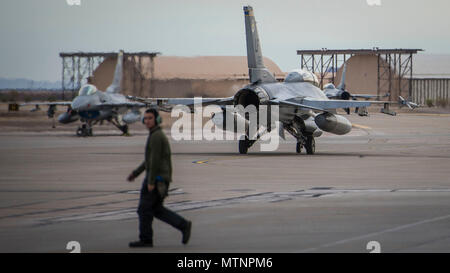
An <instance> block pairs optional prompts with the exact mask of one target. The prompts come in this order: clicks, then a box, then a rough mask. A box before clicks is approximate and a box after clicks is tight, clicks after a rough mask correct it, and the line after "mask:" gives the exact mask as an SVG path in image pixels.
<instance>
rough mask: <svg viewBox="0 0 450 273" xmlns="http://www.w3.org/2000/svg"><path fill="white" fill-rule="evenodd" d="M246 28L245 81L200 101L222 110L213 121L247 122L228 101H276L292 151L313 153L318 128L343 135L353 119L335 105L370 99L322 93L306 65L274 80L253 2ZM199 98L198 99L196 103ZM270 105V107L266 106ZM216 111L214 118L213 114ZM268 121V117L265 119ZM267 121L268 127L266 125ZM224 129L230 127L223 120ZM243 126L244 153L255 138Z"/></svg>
mask: <svg viewBox="0 0 450 273" xmlns="http://www.w3.org/2000/svg"><path fill="white" fill-rule="evenodd" d="M244 15H245V30H246V40H247V41H246V42H247V61H248V69H249V76H250V84H248V85H247V86H245V87H243V88H242V89H240V90H239V91H238V92H237V93H236V94H235V95H234V96H232V97H228V98H206V99H203V100H202V102H201V104H202V105H210V104H214V105H217V106H219V107H220V108H221V109H222V111H221V112H217V113H215V114H214V116H213V121H214V120H215V121H216V122H214V123H215V124H216V125H220V123H221V122H222V125H224V124H225V121H226V120H228V119H230V118H231V119H233V118H234V120H235V122H236V121H237V120H244V122H245V123H247V122H248V123H249V122H250V119H248V118H247V117H248V115H239V113H238V112H233V113H228V112H227V109H229V108H228V107H227V106H229V105H234V106H242V107H244V108H245V107H248V106H254V107H255V108H256V109H259V108H262V107H261V106H273V105H276V106H278V107H279V108H278V109H279V115H278V117H277V118H278V120H277V121H279V123H278V124H279V125H280V126H279V127H278V128H279V133H280V135H281V136H283V134H284V130H286V131H287V132H289V133H290V134H291V135H292V136H294V137H295V138H296V139H297V146H296V151H297V153H300V152H301V149H302V148H303V147H305V148H306V152H307V154H314V153H315V140H314V138H315V137H319V136H320V135H322V132H323V131H326V132H330V133H333V134H337V135H344V134H347V133H349V132H350V130H351V129H352V124H351V123H350V121H349V120H348V119H346V118H345V117H343V116H341V115H338V114H336V109H338V108H350V107H364V106H369V105H370V104H371V102H370V101H352V100H333V99H329V98H328V97H327V96H326V95H325V93H324V92H323V91H322V90H321V89H320V88H318V84H317V78H316V76H315V75H314V74H313V73H311V72H309V71H305V70H294V71H292V72H290V73H289V74H288V75H287V76H286V78H285V80H284V82H278V81H277V80H276V79H275V77H274V76H273V75H272V73H270V72H269V71H268V70H267V68H266V67H265V66H264V63H263V55H262V52H261V46H260V41H259V37H258V32H257V28H256V22H255V17H254V13H253V8H252V7H250V6H245V7H244ZM128 98H130V99H133V100H136V101H140V102H144V103H146V104H148V105H156V106H157V107H159V108H160V109H161V110H166V111H167V110H169V109H170V106H171V105H176V104H181V105H185V106H188V107H189V108H190V109H192V107H194V104H195V103H194V100H195V99H194V98H139V97H128ZM197 104H198V103H197ZM268 108H269V107H268ZM218 117H219V118H218ZM270 124H273V120H272V121H271V122H270ZM270 127H271V126H269V128H267V131H270ZM222 128H224V129H225V130H234V129H235V128H228V127H227V126H222ZM259 136H260V135H259V133H258V136H257V137H256V138H255V136H254V135H250V134H249V130H247V129H246V130H245V135H244V136H243V137H241V139H240V140H239V152H240V153H241V154H246V153H247V151H248V148H250V147H251V146H252V145H253V144H254V143H255V142H256V141H257V140H258V139H259Z"/></svg>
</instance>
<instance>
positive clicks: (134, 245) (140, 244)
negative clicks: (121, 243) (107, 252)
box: [128, 241, 153, 247]
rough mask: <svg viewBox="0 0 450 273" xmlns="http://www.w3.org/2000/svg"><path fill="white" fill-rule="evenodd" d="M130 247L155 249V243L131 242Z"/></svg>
mask: <svg viewBox="0 0 450 273" xmlns="http://www.w3.org/2000/svg"><path fill="white" fill-rule="evenodd" d="M128 246H129V247H153V242H149V241H136V242H130V243H129V244H128Z"/></svg>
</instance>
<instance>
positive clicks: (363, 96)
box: [350, 94, 381, 100]
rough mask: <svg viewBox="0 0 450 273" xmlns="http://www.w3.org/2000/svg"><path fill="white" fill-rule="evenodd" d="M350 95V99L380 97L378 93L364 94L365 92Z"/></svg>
mask: <svg viewBox="0 0 450 273" xmlns="http://www.w3.org/2000/svg"><path fill="white" fill-rule="evenodd" d="M350 96H351V97H352V99H366V100H370V99H376V98H379V97H381V96H378V95H365V94H351V95H350Z"/></svg>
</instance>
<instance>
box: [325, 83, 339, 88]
mask: <svg viewBox="0 0 450 273" xmlns="http://www.w3.org/2000/svg"><path fill="white" fill-rule="evenodd" d="M323 89H336V86H334V84H332V83H327V84H326V85H325V86H324V87H323Z"/></svg>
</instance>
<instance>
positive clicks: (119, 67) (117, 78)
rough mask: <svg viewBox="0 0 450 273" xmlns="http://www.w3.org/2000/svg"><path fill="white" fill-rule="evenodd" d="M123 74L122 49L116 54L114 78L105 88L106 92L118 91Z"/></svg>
mask: <svg viewBox="0 0 450 273" xmlns="http://www.w3.org/2000/svg"><path fill="white" fill-rule="evenodd" d="M122 75H123V50H121V51H119V54H117V64H116V69H115V70H114V78H113V81H112V83H111V85H110V86H108V88H107V89H106V92H108V93H120V89H121V88H120V86H121V84H122Z"/></svg>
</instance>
